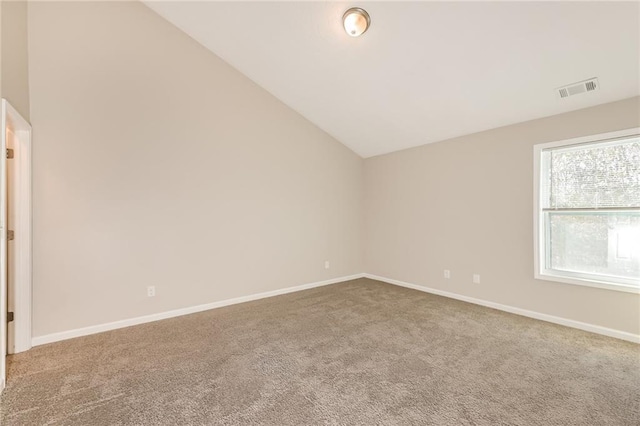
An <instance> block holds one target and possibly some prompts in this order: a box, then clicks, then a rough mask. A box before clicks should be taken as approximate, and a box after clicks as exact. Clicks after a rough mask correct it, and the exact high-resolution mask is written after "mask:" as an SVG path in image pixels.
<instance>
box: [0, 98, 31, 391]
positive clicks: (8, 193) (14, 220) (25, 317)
mask: <svg viewBox="0 0 640 426" xmlns="http://www.w3.org/2000/svg"><path fill="white" fill-rule="evenodd" d="M2 130H3V131H2V140H1V143H0V391H1V390H2V389H4V386H5V382H6V356H7V354H13V353H18V352H23V351H26V350H28V349H31V309H32V304H31V126H30V125H29V123H28V122H27V121H26V120H25V119H24V118H23V117H22V116H21V115H20V114H19V113H18V112H17V111H16V110H15V109H14V108H13V107H12V106H11V104H9V103H8V102H7V101H6V100H5V99H2Z"/></svg>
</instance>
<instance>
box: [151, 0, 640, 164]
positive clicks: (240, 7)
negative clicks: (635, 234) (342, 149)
mask: <svg viewBox="0 0 640 426" xmlns="http://www.w3.org/2000/svg"><path fill="white" fill-rule="evenodd" d="M146 4H147V5H148V6H149V7H150V8H152V9H153V10H155V11H156V12H157V13H159V14H160V15H161V16H163V17H164V18H166V19H167V20H169V21H170V22H172V23H173V24H174V25H176V26H178V27H179V28H181V29H182V30H183V31H185V32H186V33H187V34H189V35H191V36H192V37H193V38H194V39H196V40H197V41H199V42H200V43H202V44H203V45H204V46H206V47H207V48H209V49H210V50H211V51H212V52H214V53H215V54H217V55H219V56H220V57H222V58H223V59H224V60H226V61H227V62H229V63H230V64H231V65H233V66H234V67H236V68H237V69H238V70H240V71H241V72H242V73H244V74H246V75H247V76H248V77H249V78H251V79H252V80H254V81H255V82H256V83H258V84H260V85H261V86H262V87H264V88H265V89H267V90H268V91H269V92H271V93H272V94H273V95H275V96H276V97H278V98H279V99H280V100H282V101H283V102H285V103H286V104H288V105H289V106H290V107H292V108H293V109H295V110H297V111H298V112H299V113H300V114H302V115H303V116H305V117H306V118H308V119H309V120H310V121H312V122H313V123H315V124H316V125H318V126H319V127H320V128H322V129H324V130H325V131H327V132H328V133H329V134H331V135H332V136H334V137H335V138H336V139H338V140H339V141H341V142H342V143H344V144H345V145H347V146H348V147H350V148H351V149H353V150H354V151H355V152H357V153H358V154H360V155H361V156H363V157H370V156H375V155H379V154H384V153H388V152H392V151H396V150H400V149H404V148H408V147H412V146H417V145H422V144H426V143H431V142H437V141H441V140H444V139H447V138H451V137H455V136H460V135H464V134H470V133H475V132H478V131H482V130H486V129H490V128H495V127H500V126H505V125H508V124H513V123H517V122H521V121H526V120H531V119H535V118H539V117H544V116H550V115H554V114H559V113H562V112H566V111H571V110H575V109H580V108H586V107H589V106H593V105H597V104H601V103H606V102H612V101H615V100H619V99H624V98H628V97H632V96H636V95H638V94H639V93H640V66H639V64H640V23H639V20H640V18H639V17H640V4H639V3H637V2H630V3H613V2H575V3H574V2H567V3H564V2H563V3H555V2H539V3H538V2H526V3H525V2H512V3H506V2H492V3H481V2H469V3H458V2H456V3H440V2H407V3H405V2H357V3H353V4H352V3H346V2H336V3H332V2H161V1H158V2H155V1H148V2H146ZM351 6H360V7H364V8H366V9H367V11H368V12H369V13H370V15H371V20H372V24H371V28H370V29H369V30H368V31H367V32H366V33H365V34H364V35H363V36H362V37H359V38H351V37H349V36H347V34H346V33H345V32H344V30H343V29H342V26H341V24H342V23H341V16H342V14H343V13H344V11H345V10H346V9H348V8H349V7H351ZM591 77H598V79H599V83H600V89H599V90H597V91H594V92H591V93H587V94H583V95H578V96H573V97H570V98H567V99H560V98H559V97H558V96H557V94H556V91H555V89H556V88H558V87H559V86H563V85H566V84H569V83H573V82H577V81H581V80H585V79H588V78H591Z"/></svg>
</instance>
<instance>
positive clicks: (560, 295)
mask: <svg viewBox="0 0 640 426" xmlns="http://www.w3.org/2000/svg"><path fill="white" fill-rule="evenodd" d="M638 126H640V98H632V99H627V100H623V101H620V102H615V103H611V104H606V105H601V106H598V107H594V108H589V109H584V110H580V111H575V112H571V113H567V114H562V115H557V116H553V117H549V118H544V119H540V120H535V121H529V122H526V123H521V124H517V125H513V126H508V127H503V128H499V129H495V130H490V131H486V132H482V133H477V134H474V135H470V136H465V137H460V138H457V139H452V140H449V141H446V142H441V143H436V144H431V145H425V146H422V147H418V148H413V149H409V150H405V151H400V152H396V153H392V154H388V155H384V156H380V157H374V158H370V159H367V160H366V161H365V191H366V195H365V217H366V231H365V236H366V237H365V245H364V246H365V251H366V255H365V270H366V271H367V272H368V273H371V274H375V275H379V276H383V277H386V278H392V279H396V280H401V281H406V282H410V283H413V284H418V285H422V286H426V287H431V288H435V289H440V290H444V291H448V292H452V293H458V294H461V295H465V296H470V297H475V298H479V299H484V300H487V301H492V302H496V303H501V304H505V305H510V306H513V307H517V308H522V309H528V310H532V311H536V312H539V313H544V314H549V315H555V316H558V317H562V318H567V319H572V320H577V321H582V322H586V323H590V324H595V325H599V326H604V327H609V328H613V329H617V330H621V331H625V332H630V333H634V334H638V333H639V332H640V296H639V295H638V294H631V293H623V292H617V291H612V290H603V289H597V288H589V287H581V286H575V285H569V284H560V283H555V282H549V281H540V280H535V279H534V278H533V273H534V267H533V262H534V256H533V230H532V226H533V145H534V144H537V143H541V142H550V141H554V140H562V139H567V138H573V137H578V136H585V135H591V134H597V133H603V132H609V131H614V130H620V129H627V128H632V127H638ZM444 269H449V270H451V274H452V276H451V279H450V280H445V279H444V278H443V270H444ZM474 273H477V274H480V275H481V284H473V283H472V275H473V274H474Z"/></svg>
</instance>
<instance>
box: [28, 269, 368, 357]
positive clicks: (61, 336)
mask: <svg viewBox="0 0 640 426" xmlns="http://www.w3.org/2000/svg"><path fill="white" fill-rule="evenodd" d="M364 275H365V274H355V275H349V276H345V277H338V278H332V279H330V280H325V281H318V282H314V283H309V284H303V285H299V286H295V287H287V288H282V289H279V290H273V291H266V292H264V293H257V294H251V295H249V296H242V297H235V298H233V299H227V300H221V301H219V302H212V303H206V304H204V305H197V306H190V307H188V308H182V309H176V310H173V311H167V312H160V313H157V314H151V315H145V316H142V317H136V318H130V319H125V320H120V321H114V322H109V323H106V324H98V325H92V326H89V327H83V328H77V329H75V330H68V331H62V332H60V333H52V334H46V335H44V336H37V337H34V338H33V339H32V340H31V343H32V345H33V346H39V345H44V344H47V343H53V342H58V341H61V340H67V339H73V338H74V337H81V336H88V335H90V334H96V333H102V332H103V331H109V330H115V329H118V328H124V327H130V326H132V325H138V324H144V323H147V322H153V321H159V320H163V319H167V318H173V317H179V316H182V315H189V314H193V313H196V312H202V311H208V310H209V309H215V308H221V307H223V306H229V305H235V304H238V303H244V302H250V301H252V300H258V299H265V298H267V297H273V296H279V295H281V294H287V293H293V292H296V291H302V290H308V289H310V288H315V287H321V286H325V285H329V284H336V283H340V282H343V281H350V280H355V279H357V278H362V277H364Z"/></svg>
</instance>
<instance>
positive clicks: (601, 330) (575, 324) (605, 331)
mask: <svg viewBox="0 0 640 426" xmlns="http://www.w3.org/2000/svg"><path fill="white" fill-rule="evenodd" d="M364 277H365V278H369V279H372V280H376V281H382V282H385V283H388V284H394V285H397V286H401V287H407V288H411V289H414V290H418V291H422V292H425V293H431V294H436V295H438V296H444V297H449V298H451V299H457V300H462V301H463V302H469V303H473V304H476V305H481V306H486V307H488V308H493V309H498V310H500V311H505V312H509V313H512V314H516V315H522V316H525V317H529V318H534V319H538V320H542V321H547V322H551V323H554V324H560V325H564V326H567V327H572V328H577V329H580V330H584V331H589V332H591V333H596V334H602V335H604V336H609V337H615V338H616V339H621V340H626V341H629V342H634V343H640V335H638V334H633V333H628V332H626V331H620V330H614V329H612V328H607V327H601V326H599V325H594V324H588V323H584V322H580V321H574V320H570V319H567V318H561V317H556V316H553V315H548V314H542V313H539V312H534V311H528V310H526V309H521V308H515V307H513V306H509V305H502V304H500V303H495V302H489V301H487V300H482V299H476V298H474V297H469V296H463V295H461V294H456V293H450V292H448V291H443V290H437V289H435V288H429V287H423V286H420V285H416V284H411V283H407V282H404V281H398V280H394V279H391V278H385V277H380V276H377V275H372V274H364Z"/></svg>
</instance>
